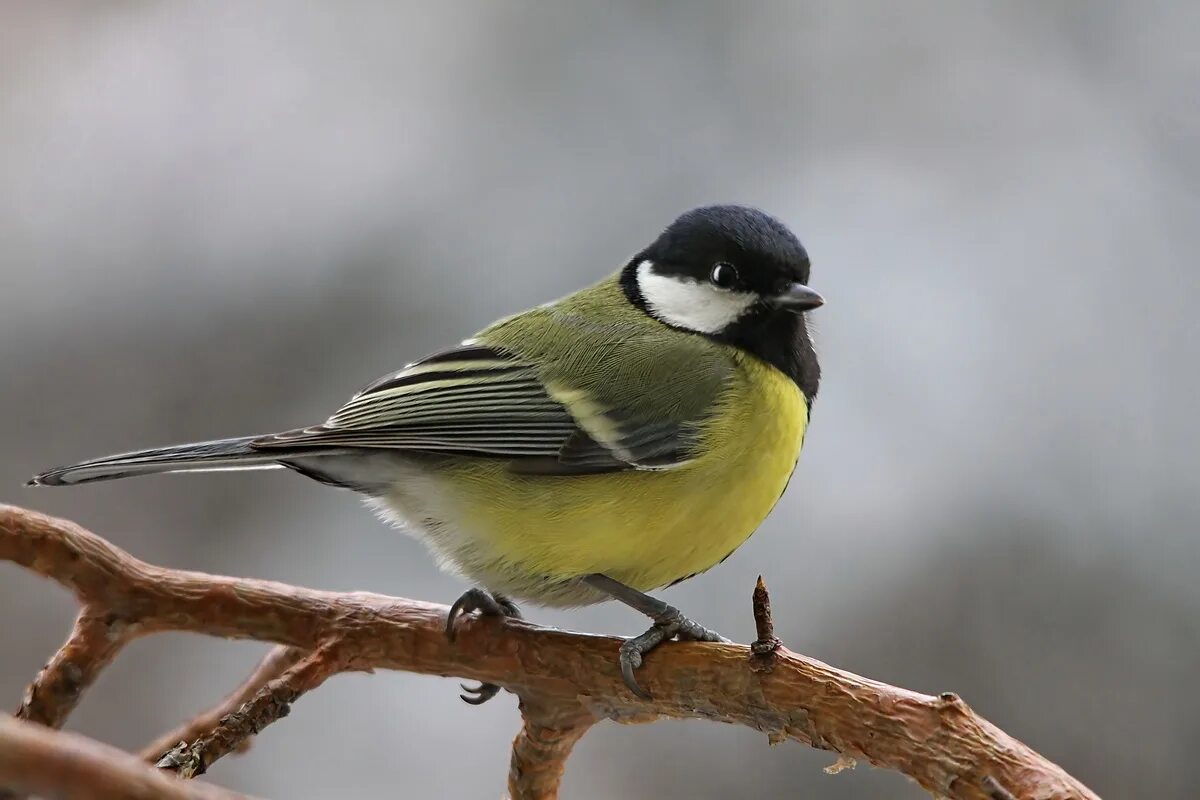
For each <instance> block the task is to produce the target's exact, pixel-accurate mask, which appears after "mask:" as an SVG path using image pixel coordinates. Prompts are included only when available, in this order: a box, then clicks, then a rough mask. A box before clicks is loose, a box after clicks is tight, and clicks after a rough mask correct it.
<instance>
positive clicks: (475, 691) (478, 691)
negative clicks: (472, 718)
mask: <svg viewBox="0 0 1200 800" xmlns="http://www.w3.org/2000/svg"><path fill="white" fill-rule="evenodd" d="M459 687H460V688H461V689H462V690H463V691H464V692H466V693H467V694H460V695H459V697H460V698H462V701H463V702H464V703H469V704H470V705H473V706H481V705H483V704H484V703H486V702H487V701H488V700H491V699H492V698H493V697H495V696H496V695H498V694H500V687H499V686H497V685H496V684H494V683H481V684H479V685H478V686H467V685H466V684H465V683H460V684H459ZM468 694H469V695H474V696H473V697H467V695H468Z"/></svg>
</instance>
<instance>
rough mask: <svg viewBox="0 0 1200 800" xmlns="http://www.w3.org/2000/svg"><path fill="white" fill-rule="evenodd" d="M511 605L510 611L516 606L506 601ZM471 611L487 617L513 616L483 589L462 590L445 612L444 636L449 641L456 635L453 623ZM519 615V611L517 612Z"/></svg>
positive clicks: (514, 610)
mask: <svg viewBox="0 0 1200 800" xmlns="http://www.w3.org/2000/svg"><path fill="white" fill-rule="evenodd" d="M505 602H506V603H508V601H505ZM508 606H511V611H512V612H516V606H513V605H512V604H511V603H508ZM472 611H478V612H480V613H481V614H483V615H484V616H487V617H508V616H513V614H512V613H510V609H509V608H508V607H506V606H505V605H504V604H502V603H501V602H500V601H499V600H497V599H496V598H494V597H492V596H491V595H490V594H488V593H487V592H485V591H484V590H483V589H479V588H473V589H468V590H467V591H465V592H463V593H462V595H461V596H460V597H459V598H458V599H457V600H455V601H454V605H452V606H450V612H449V613H448V614H446V638H447V639H449V640H450V641H451V642H453V641H454V639H455V637H456V636H457V635H458V633H457V631H456V630H455V628H454V623H455V622H457V621H458V618H459V617H460V616H462V615H463V614H470V613H471V612H472ZM517 615H518V616H519V613H518V614H517Z"/></svg>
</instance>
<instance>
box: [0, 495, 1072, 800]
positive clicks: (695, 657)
mask: <svg viewBox="0 0 1200 800" xmlns="http://www.w3.org/2000/svg"><path fill="white" fill-rule="evenodd" d="M0 558H3V559H7V560H9V561H13V562H16V563H18V564H22V565H24V566H26V567H28V568H30V569H32V570H34V571H35V572H38V573H39V574H41V575H44V576H46V577H48V578H51V579H53V580H56V581H58V582H59V583H61V584H62V585H64V586H66V587H68V588H70V589H72V590H73V591H74V592H75V593H76V595H77V596H78V597H79V599H80V601H81V602H82V603H83V604H84V606H85V608H88V609H92V610H93V611H94V610H97V609H103V610H104V611H105V612H106V616H105V617H104V619H106V620H109V621H110V622H109V624H112V625H117V626H119V629H120V630H121V632H122V634H121V635H122V637H128V638H133V637H136V636H143V635H146V634H150V633H155V632H159V631H168V630H187V631H193V632H197V633H205V634H208V635H212V636H222V637H227V638H240V639H258V640H263V641H271V642H276V643H278V644H283V645H288V646H291V647H295V648H298V649H300V650H304V651H308V652H314V653H323V654H325V655H321V656H319V657H318V658H316V660H314V659H313V657H307V659H306V660H302V661H300V662H298V663H297V664H296V665H294V666H293V667H292V668H290V669H289V670H288V672H287V673H285V676H284V677H285V678H286V676H287V675H294V674H295V673H296V671H297V670H302V668H303V665H304V664H308V665H309V667H308V668H307V669H309V670H310V671H309V672H308V673H306V675H307V677H304V678H302V679H297V681H295V682H294V683H288V681H286V680H284V679H283V678H281V679H277V680H275V681H271V682H269V683H267V684H266V685H264V686H263V687H262V688H260V689H259V690H258V692H257V693H256V694H255V695H254V699H252V700H251V701H250V704H253V703H254V702H255V700H256V699H258V698H259V697H261V696H262V695H263V693H264V692H269V691H273V690H272V689H271V687H272V686H273V685H282V684H280V681H283V684H286V685H287V686H289V687H291V688H292V689H296V688H298V689H299V691H301V692H302V691H304V690H306V689H308V688H313V687H314V686H315V685H318V684H319V683H320V682H321V681H323V680H324V679H325V678H326V677H328V676H329V675H330V674H333V673H334V672H337V671H345V670H369V669H375V668H381V669H398V670H407V671H410V672H419V673H425V674H434V675H443V676H450V675H454V676H459V677H463V678H468V679H472V680H477V681H482V682H488V683H496V684H499V685H501V686H503V687H505V688H507V689H508V690H510V691H512V692H513V693H515V694H517V695H518V696H519V697H520V698H521V703H522V710H523V713H524V718H525V727H524V728H523V730H522V732H521V734H520V735H518V737H517V740H516V742H515V743H514V749H513V756H512V768H511V770H510V780H509V786H510V791H511V792H512V794H513V796H514V797H517V798H522V799H523V800H525V799H527V798H537V799H538V800H544V799H546V798H553V797H555V796H557V789H558V783H559V778H560V776H561V773H562V769H563V764H564V763H565V761H566V758H567V756H568V755H569V754H570V750H571V747H572V746H573V745H574V743H575V742H576V741H578V739H579V738H580V737H581V736H582V735H583V734H584V733H585V732H586V730H587V728H588V727H589V726H590V724H592V722H594V721H596V720H600V719H604V718H608V719H611V720H614V721H617V722H621V723H641V722H652V721H654V720H656V719H661V718H664V717H669V718H677V719H683V718H701V719H711V720H719V721H722V722H731V723H736V724H740V725H745V726H748V727H752V728H755V729H756V730H760V731H763V732H764V733H766V734H767V737H768V738H769V739H770V740H771V741H772V742H777V741H782V740H784V739H793V740H796V741H799V742H802V743H804V744H808V745H811V746H813V747H818V748H822V749H825V750H830V751H833V752H836V753H838V754H839V756H840V757H842V758H846V759H849V758H853V759H856V760H860V761H867V762H869V763H871V764H874V765H876V766H879V767H886V768H889V769H895V770H898V771H900V772H902V773H904V774H905V775H908V776H909V777H910V778H912V779H913V780H915V781H917V782H918V783H920V784H921V785H922V786H924V787H925V788H926V789H928V790H930V791H931V792H933V793H935V794H937V795H940V796H944V797H950V798H963V799H964V800H988V798H995V797H1002V796H1003V795H1001V794H997V792H998V791H999V792H1008V793H1009V794H1011V795H1012V796H1014V797H1018V798H1022V800H1052V799H1053V800H1082V799H1083V798H1090V799H1091V800H1095V798H1096V795H1094V794H1093V793H1092V792H1091V791H1089V790H1088V789H1087V788H1086V787H1085V786H1083V785H1082V784H1081V783H1079V782H1078V781H1077V780H1075V779H1074V778H1072V777H1071V776H1070V775H1068V774H1067V773H1066V772H1064V771H1063V770H1062V769H1061V768H1060V767H1058V766H1057V765H1055V764H1053V763H1051V762H1049V761H1047V760H1046V759H1044V758H1043V757H1041V756H1040V755H1038V754H1037V753H1035V752H1034V751H1033V750H1031V749H1030V748H1028V747H1026V746H1025V745H1024V744H1022V743H1021V742H1019V741H1017V740H1016V739H1014V738H1012V737H1011V736H1009V735H1008V734H1006V733H1004V732H1003V731H1001V730H999V729H998V728H996V727H995V726H994V725H992V724H991V723H989V722H987V721H986V720H985V719H983V718H982V717H980V716H979V715H978V714H976V713H975V712H974V711H972V710H971V709H970V708H969V707H968V706H967V705H966V703H964V702H963V701H962V700H960V699H959V698H958V697H957V696H956V695H954V694H951V693H946V694H943V695H940V696H937V697H932V696H929V695H923V694H918V693H916V692H910V691H907V690H905V689H900V688H897V687H894V686H889V685H887V684H883V683H879V682H877V681H872V680H869V679H866V678H861V677H859V676H857V675H853V674H851V673H848V672H844V671H842V670H838V669H835V668H833V667H830V666H828V665H826V664H823V663H821V662H820V661H816V660H814V659H810V658H807V657H805V656H801V655H799V654H796V653H792V652H791V651H789V650H787V649H786V648H784V647H782V646H778V647H777V646H776V642H777V640H775V639H774V635H773V632H772V631H771V630H770V625H769V604H768V603H767V597H766V590H765V587H761V589H760V591H759V592H757V593H756V595H757V597H756V603H755V607H756V614H755V616H756V619H757V621H758V623H759V626H760V627H759V631H760V641H759V642H757V643H756V647H755V648H754V651H753V652H752V651H751V649H750V648H748V647H746V646H744V645H733V644H709V643H690V642H689V643H670V644H668V645H664V646H663V647H662V648H661V649H660V650H656V651H655V652H654V654H653V655H651V656H650V657H649V658H648V659H647V662H646V664H645V665H644V666H643V667H642V668H641V670H640V671H639V673H638V679H639V681H640V682H641V683H642V686H643V687H644V688H646V689H648V690H649V691H650V693H651V694H652V695H653V699H652V700H643V699H640V698H638V697H637V696H635V695H634V694H633V693H632V692H630V691H629V689H628V688H626V687H625V685H624V684H623V683H622V681H621V677H620V673H619V670H618V669H617V648H618V646H619V645H620V640H619V639H616V638H613V637H601V636H583V635H579V634H573V633H567V632H564V631H558V630H550V629H545V628H539V627H537V626H534V625H531V624H528V623H525V622H521V621H518V620H498V619H482V618H475V617H471V618H466V619H464V620H462V621H461V623H460V625H461V628H460V632H459V635H458V637H457V639H456V641H455V642H454V643H450V642H448V641H447V640H446V637H445V635H444V633H443V625H444V622H445V618H446V612H447V609H446V607H445V606H440V605H433V604H430V603H424V602H420V601H415V600H405V599H401V598H395V597H386V596H382V595H375V594H368V593H363V592H351V593H332V592H322V591H316V590H311V589H303V588H299V587H294V586H286V585H283V584H278V583H272V582H268V581H259V580H251V579H235V578H225V577H219V576H212V575H203V574H199V573H194V572H185V571H181V570H171V569H164V568H161V567H155V566H151V565H149V564H146V563H144V562H142V561H139V560H137V559H135V558H133V557H132V556H130V555H129V554H127V553H125V552H124V551H122V550H120V549H118V548H116V547H114V546H113V545H111V544H109V543H108V542H106V541H104V540H103V539H101V538H99V537H97V536H95V535H94V534H91V533H89V532H87V531H85V530H83V529H82V528H80V527H78V526H76V525H74V524H72V523H69V522H65V521H62V520H56V519H52V518H50V517H46V516H43V515H41V514H36V513H34V512H31V511H25V510H22V509H17V508H12V507H0ZM89 642H91V640H88V641H85V642H82V644H80V645H79V646H80V647H83V649H84V651H85V654H84V659H85V661H86V659H87V658H89V657H90V656H88V655H87V654H88V653H90V652H91V651H90V650H89V649H88V648H89V647H94V648H96V649H97V650H99V649H101V648H100V647H99V645H97V644H95V643H94V642H93V643H92V644H90V645H89ZM331 654H333V655H331ZM318 663H319V664H320V666H316V664H318ZM44 674H45V672H43V675H44ZM681 676H686V677H687V679H686V680H681V679H680V678H681ZM45 688H46V684H45V682H44V681H42V676H41V675H39V678H38V680H37V681H35V684H34V687H32V688H31V696H36V695H37V694H38V693H39V692H41V691H43V690H44V689H45ZM295 696H299V695H298V693H297V694H296V695H295ZM295 696H291V697H285V698H284V702H282V704H281V705H283V706H286V705H287V704H288V703H290V702H291V701H292V700H294V699H295ZM263 702H264V703H266V702H267V701H265V700H264V701H263ZM243 709H245V707H243ZM250 712H251V713H253V712H254V709H251V710H250ZM61 716H62V715H60V717H61ZM267 716H270V715H269V714H268V715H267ZM263 719H265V717H264V718H263ZM54 721H55V722H58V723H61V721H62V720H61V718H59V719H57V720H54ZM221 724H222V723H218V724H217V726H216V727H217V728H219V727H220V726H221ZM252 728H253V726H252V725H251V726H247V727H245V728H244V730H245V732H246V733H247V735H248V733H249V732H250V731H251V730H252ZM239 730H242V728H239ZM221 735H224V734H222V733H221V732H220V731H218V730H216V728H214V729H212V730H210V731H208V732H207V733H204V734H201V736H200V737H199V738H198V741H199V740H204V739H205V737H212V736H217V737H220V736H221ZM222 747H224V750H222V752H227V751H228V749H229V748H228V747H225V746H224V745H222ZM214 752H215V751H214ZM212 760H213V759H207V760H206V761H205V762H204V764H205V766H207V765H208V764H210V763H211V762H212Z"/></svg>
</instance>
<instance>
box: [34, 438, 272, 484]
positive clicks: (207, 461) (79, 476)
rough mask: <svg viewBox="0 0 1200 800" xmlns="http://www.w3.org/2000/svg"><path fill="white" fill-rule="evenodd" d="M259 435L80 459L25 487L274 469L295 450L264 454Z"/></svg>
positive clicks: (55, 469)
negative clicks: (258, 445)
mask: <svg viewBox="0 0 1200 800" xmlns="http://www.w3.org/2000/svg"><path fill="white" fill-rule="evenodd" d="M258 438H259V437H258V436H241V437H237V438H233V439H216V440H214V441H211V442H195V443H192V444H181V445H175V446H173V447H158V448H154V449H152V450H138V451H136V452H133V453H118V454H116V455H111V456H104V457H103V458H94V459H91V460H90V461H81V462H80V463H78V464H71V465H69V466H65V467H56V468H54V469H51V470H47V471H46V472H43V473H41V474H40V475H35V476H34V477H33V478H31V479H30V480H29V482H28V483H26V486H73V485H75V484H78V483H89V482H91V481H107V480H113V479H115V478H128V477H132V476H134V475H153V474H155V473H159V472H205V471H216V470H231V469H274V468H276V467H282V466H283V465H282V464H280V463H279V458H280V457H283V456H285V455H295V454H294V453H281V452H279V451H274V452H272V453H264V452H263V451H261V450H255V449H254V448H253V447H251V442H253V441H255V440H256V439H258Z"/></svg>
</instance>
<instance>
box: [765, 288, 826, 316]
mask: <svg viewBox="0 0 1200 800" xmlns="http://www.w3.org/2000/svg"><path fill="white" fill-rule="evenodd" d="M767 302H769V303H770V304H771V305H773V306H775V307H776V308H786V309H787V310H789V311H797V312H799V311H812V310H813V309H814V308H820V307H821V306H823V305H825V298H824V297H821V295H819V294H817V293H816V292H814V291H813V290H812V289H810V288H808V287H807V286H805V285H804V284H803V283H793V284H792V285H791V286H789V287H788V288H787V289H784V290H783V291H782V292H780V293H779V294H777V295H775V296H774V297H772V298H770V299H769V300H768V301H767Z"/></svg>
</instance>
